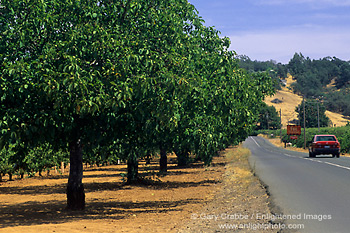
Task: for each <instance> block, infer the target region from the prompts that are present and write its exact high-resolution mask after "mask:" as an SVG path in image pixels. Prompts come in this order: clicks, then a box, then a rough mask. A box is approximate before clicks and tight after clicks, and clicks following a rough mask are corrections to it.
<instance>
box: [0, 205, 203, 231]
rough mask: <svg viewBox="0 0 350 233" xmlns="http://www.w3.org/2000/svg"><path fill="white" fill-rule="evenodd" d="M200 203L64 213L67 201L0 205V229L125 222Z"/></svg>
mask: <svg viewBox="0 0 350 233" xmlns="http://www.w3.org/2000/svg"><path fill="white" fill-rule="evenodd" d="M197 202H200V200H199V199H186V200H180V201H144V202H117V201H112V202H101V201H92V202H90V203H88V204H87V208H86V210H83V211H68V210H65V209H64V208H65V205H66V202H64V201H48V202H44V203H43V202H35V201H31V202H26V203H23V204H21V205H2V206H1V209H0V228H5V227H13V226H31V225H41V224H59V223H66V222H72V221H79V220H99V219H114V220H118V219H124V218H128V216H130V215H136V214H142V213H164V212H171V211H181V210H182V208H181V206H183V205H188V204H192V203H197Z"/></svg>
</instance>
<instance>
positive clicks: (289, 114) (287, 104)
mask: <svg viewBox="0 0 350 233" xmlns="http://www.w3.org/2000/svg"><path fill="white" fill-rule="evenodd" d="M286 81H287V84H286V86H285V87H283V88H282V90H279V91H277V92H276V94H275V95H274V96H270V97H267V98H266V99H265V103H266V104H268V105H270V106H271V105H272V106H274V107H275V108H276V110H277V111H278V112H279V111H280V110H281V112H282V128H287V125H288V124H289V122H290V121H293V120H297V113H296V112H295V109H296V107H297V106H298V105H299V104H300V103H301V102H302V100H303V97H301V96H299V95H296V94H294V93H292V91H291V90H290V89H289V87H290V85H291V84H292V83H293V82H294V80H293V78H292V76H290V75H289V76H288V78H287V79H286ZM275 99H278V100H280V101H282V102H281V103H272V102H271V101H273V100H275ZM326 115H327V116H328V117H329V119H330V120H331V121H332V123H333V125H334V126H344V125H346V123H347V122H348V121H349V120H347V119H346V118H345V117H344V116H343V115H341V114H338V113H334V112H330V111H326Z"/></svg>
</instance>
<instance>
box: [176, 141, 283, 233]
mask: <svg viewBox="0 0 350 233" xmlns="http://www.w3.org/2000/svg"><path fill="white" fill-rule="evenodd" d="M228 153H229V154H228ZM242 153H243V156H242ZM250 154H251V152H250V150H249V149H247V148H243V147H242V146H239V147H235V148H230V149H228V150H226V151H225V155H226V157H227V159H228V162H227V164H226V171H225V174H224V176H223V179H222V180H223V181H222V188H221V189H220V190H219V191H218V192H217V194H216V195H215V198H214V199H213V200H212V201H211V202H209V203H207V204H206V205H204V207H203V208H202V210H201V212H200V213H193V214H192V216H191V220H189V221H188V222H187V223H186V224H184V227H182V228H181V229H180V230H179V231H178V232H179V233H187V232H282V231H281V230H280V229H277V230H275V229H270V228H269V229H264V230H262V229H253V226H256V225H259V224H260V225H265V226H276V225H278V224H283V222H281V220H276V221H271V220H270V219H269V218H268V217H267V218H266V219H256V217H255V218H254V216H258V215H257V214H266V215H267V216H269V215H276V214H281V210H280V208H279V207H278V206H277V205H276V204H275V203H274V201H273V197H272V196H271V194H270V192H269V191H268V187H267V186H266V185H265V184H264V183H263V182H262V181H261V180H260V179H259V177H258V176H257V175H256V173H255V171H254V167H253V166H251V164H250V162H249V156H250ZM222 213H224V214H226V213H228V214H231V216H234V215H235V214H237V215H241V216H249V219H243V220H237V219H229V220H227V219H220V214H222ZM214 216H219V217H218V219H217V220H214V219H210V218H214ZM219 224H221V225H222V224H237V225H238V226H239V225H241V226H242V227H241V228H236V229H222V228H219V227H218V225H219ZM248 227H251V228H249V229H248Z"/></svg>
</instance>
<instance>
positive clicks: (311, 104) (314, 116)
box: [295, 100, 330, 128]
mask: <svg viewBox="0 0 350 233" xmlns="http://www.w3.org/2000/svg"><path fill="white" fill-rule="evenodd" d="M318 107H319V114H318V113H317V102H315V101H310V100H306V101H305V126H306V128H316V127H318V115H319V117H320V127H327V126H328V125H329V123H330V120H329V118H328V117H327V116H326V108H325V106H324V105H323V104H322V103H319V106H318ZM303 108H304V106H303V103H301V104H299V105H298V106H297V107H296V108H295V111H296V112H297V114H298V119H299V121H300V122H301V126H303V123H302V122H304V111H303Z"/></svg>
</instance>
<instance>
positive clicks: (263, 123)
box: [257, 103, 281, 129]
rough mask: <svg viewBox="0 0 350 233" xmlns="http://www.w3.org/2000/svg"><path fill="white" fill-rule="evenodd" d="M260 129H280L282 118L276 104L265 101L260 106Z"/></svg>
mask: <svg viewBox="0 0 350 233" xmlns="http://www.w3.org/2000/svg"><path fill="white" fill-rule="evenodd" d="M257 128H258V129H280V128H281V119H280V117H279V114H278V112H277V110H276V108H275V107H274V106H268V105H267V104H266V103H263V104H262V105H261V108H260V114H259V122H258V127H257Z"/></svg>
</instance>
